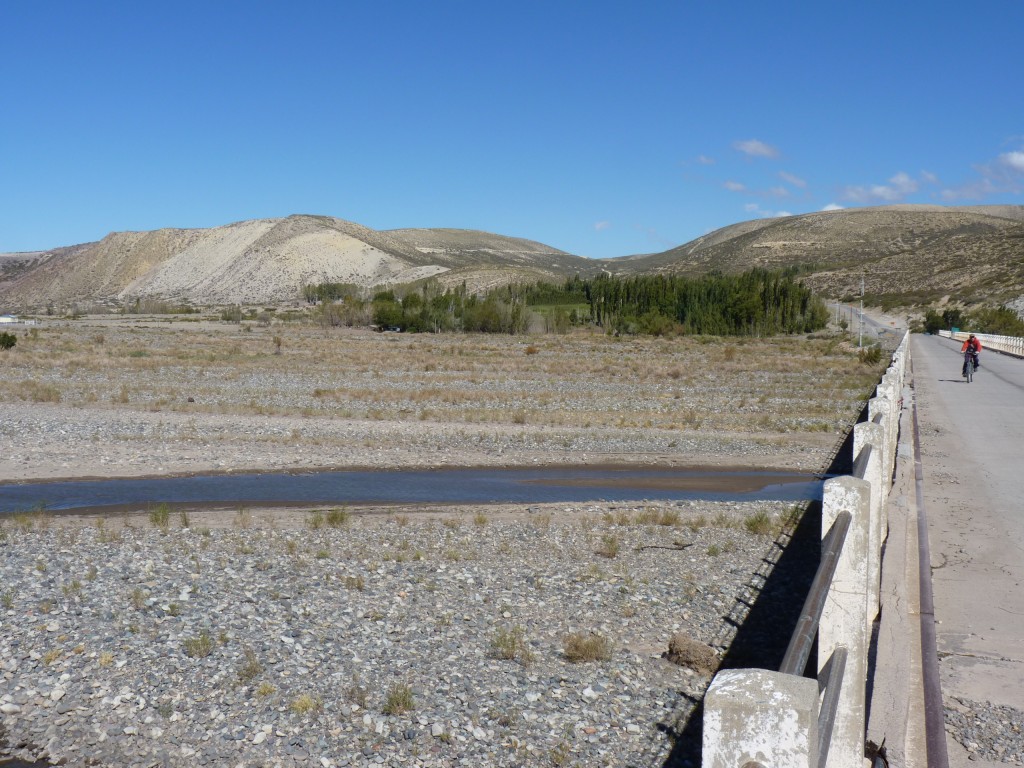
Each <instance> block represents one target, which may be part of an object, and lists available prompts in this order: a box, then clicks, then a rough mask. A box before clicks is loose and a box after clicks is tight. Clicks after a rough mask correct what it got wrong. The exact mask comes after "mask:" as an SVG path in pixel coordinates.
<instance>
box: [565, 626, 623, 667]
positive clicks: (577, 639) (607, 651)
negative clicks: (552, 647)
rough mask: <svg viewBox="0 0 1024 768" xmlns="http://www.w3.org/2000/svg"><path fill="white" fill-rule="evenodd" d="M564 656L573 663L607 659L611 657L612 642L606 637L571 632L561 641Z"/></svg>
mask: <svg viewBox="0 0 1024 768" xmlns="http://www.w3.org/2000/svg"><path fill="white" fill-rule="evenodd" d="M562 650H563V653H565V658H566V659H567V660H568V661H571V662H572V663H573V664H578V663H580V662H584V661H608V660H609V659H610V658H611V657H612V644H611V642H609V640H608V638H607V637H604V636H603V635H597V634H593V633H591V634H589V635H584V634H583V633H582V632H573V633H572V634H569V635H566V636H565V638H564V639H563V641H562Z"/></svg>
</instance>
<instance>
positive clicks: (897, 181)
mask: <svg viewBox="0 0 1024 768" xmlns="http://www.w3.org/2000/svg"><path fill="white" fill-rule="evenodd" d="M917 189H918V183H917V182H916V181H915V180H914V179H912V178H910V176H908V175H907V174H906V173H904V172H903V171H900V172H899V173H897V174H896V175H895V176H893V177H892V178H891V179H889V183H888V184H873V185H871V186H869V187H847V188H846V189H845V190H843V197H845V198H846V199H847V200H850V201H852V202H855V203H877V202H883V203H898V202H900V201H901V200H904V199H906V197H907V196H908V195H911V194H913V193H914V192H917Z"/></svg>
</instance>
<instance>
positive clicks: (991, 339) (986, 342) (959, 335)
mask: <svg viewBox="0 0 1024 768" xmlns="http://www.w3.org/2000/svg"><path fill="white" fill-rule="evenodd" d="M969 335H970V334H969V333H968V332H967V331H957V332H956V333H952V332H950V331H939V336H943V337H945V338H947V339H956V340H957V341H967V337H968V336H969ZM974 335H975V336H977V337H978V338H979V339H981V346H982V348H983V349H995V350H998V351H1000V352H1005V353H1006V354H1008V355H1015V356H1016V357H1024V338H1021V337H1020V336H999V335H997V334H994V333H976V334H974Z"/></svg>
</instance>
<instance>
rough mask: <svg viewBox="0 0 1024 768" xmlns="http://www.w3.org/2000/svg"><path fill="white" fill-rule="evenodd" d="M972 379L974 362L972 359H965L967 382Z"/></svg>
mask: <svg viewBox="0 0 1024 768" xmlns="http://www.w3.org/2000/svg"><path fill="white" fill-rule="evenodd" d="M972 381H974V363H973V361H970V360H968V361H967V383H968V384H970V383H971V382H972Z"/></svg>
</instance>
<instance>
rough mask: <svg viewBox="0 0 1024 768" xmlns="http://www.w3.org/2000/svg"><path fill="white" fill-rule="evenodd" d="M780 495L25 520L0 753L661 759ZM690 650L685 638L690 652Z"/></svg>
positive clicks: (762, 550) (11, 533) (7, 613)
mask: <svg viewBox="0 0 1024 768" xmlns="http://www.w3.org/2000/svg"><path fill="white" fill-rule="evenodd" d="M787 521H788V517H787V507H786V506H785V505H781V504H765V503H757V504H713V503H708V502H676V503H668V504H644V505H636V504H633V505H630V504H587V505H571V506H565V505H558V506H554V507H553V506H538V507H531V508H529V509H527V510H523V509H522V508H517V507H515V506H512V505H506V506H502V507H499V508H494V509H491V508H487V509H476V510H464V511H462V512H461V513H458V514H453V513H451V512H450V511H448V510H444V509H435V510H422V509H418V510H417V511H411V510H404V511H398V512H391V513H384V514H382V513H380V511H379V510H372V509H368V510H354V511H352V512H346V513H340V511H338V510H335V511H334V512H333V513H332V511H331V510H322V511H306V512H304V513H303V512H299V511H297V510H263V511H253V512H246V511H240V512H236V513H228V512H221V513H218V514H217V519H215V520H214V519H207V518H206V517H205V516H204V515H202V514H194V513H193V514H190V515H188V519H184V518H183V517H181V516H180V515H178V514H172V515H171V516H170V517H169V519H165V520H154V519H151V518H149V517H139V516H136V517H118V518H106V519H105V518H91V519H88V518H69V517H67V518H66V517H58V518H50V517H48V516H46V515H45V514H43V515H35V516H33V515H25V516H21V517H19V519H18V520H17V521H16V523H15V524H13V525H7V526H5V528H4V529H3V531H4V538H3V541H2V542H0V546H2V547H3V550H4V554H5V556H4V559H3V563H2V565H0V582H2V583H3V585H4V587H3V590H2V594H0V600H2V601H3V621H2V632H0V658H2V659H3V666H2V668H0V679H2V680H3V683H4V685H3V687H2V688H0V691H2V693H0V710H2V711H3V713H4V723H5V728H6V735H5V738H6V741H7V748H6V750H5V752H6V753H7V754H17V755H19V756H22V757H25V758H36V757H47V758H48V759H50V760H53V761H64V762H66V763H67V764H70V765H86V764H89V763H88V761H89V760H93V761H96V763H94V764H103V765H140V766H141V765H165V764H167V765H196V764H199V765H228V764H230V765H237V764H243V765H322V766H345V765H362V764H374V763H377V764H388V765H399V764H407V765H422V766H454V765H496V766H497V765H509V766H511V765H571V764H577V763H578V764H587V765H607V766H622V765H637V764H645V765H646V764H650V765H660V764H661V762H662V760H663V759H664V757H665V756H666V755H667V753H668V751H669V750H671V749H672V744H671V742H670V741H669V740H668V739H667V738H666V736H665V734H664V733H661V732H660V731H659V730H658V724H659V723H669V722H677V721H679V720H680V719H681V718H682V719H683V720H685V718H686V717H687V716H688V714H689V713H690V712H691V711H692V708H693V705H694V703H695V702H696V701H698V700H699V699H700V697H701V696H702V695H703V690H704V688H705V687H706V685H707V683H708V682H709V681H710V675H711V673H712V672H713V668H708V667H707V666H700V665H699V664H697V663H694V664H692V665H690V666H685V665H684V666H678V665H675V664H672V663H670V662H669V661H667V660H665V659H664V658H662V654H664V653H665V651H667V649H668V645H669V641H670V639H671V638H672V637H673V636H674V635H677V634H680V633H681V634H682V635H684V636H685V637H687V638H689V639H691V640H692V641H694V643H695V644H697V647H706V648H707V653H709V654H710V655H712V656H713V655H714V654H713V650H714V649H721V648H724V647H727V646H728V643H729V641H730V637H731V633H732V630H733V627H732V625H731V624H730V622H729V621H728V618H729V617H730V616H731V615H733V614H734V612H735V611H736V610H737V609H738V608H740V607H741V603H740V602H739V601H740V599H741V596H742V595H744V594H746V591H747V590H749V589H750V588H751V585H750V579H751V575H752V574H754V573H755V572H756V571H758V569H759V567H760V566H761V564H762V559H763V558H764V557H766V556H769V555H770V553H771V550H772V548H773V547H774V546H775V545H774V544H773V541H774V536H775V535H776V534H777V532H778V531H779V530H780V527H781V526H783V525H785V524H786V523H787ZM695 658H696V657H695Z"/></svg>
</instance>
